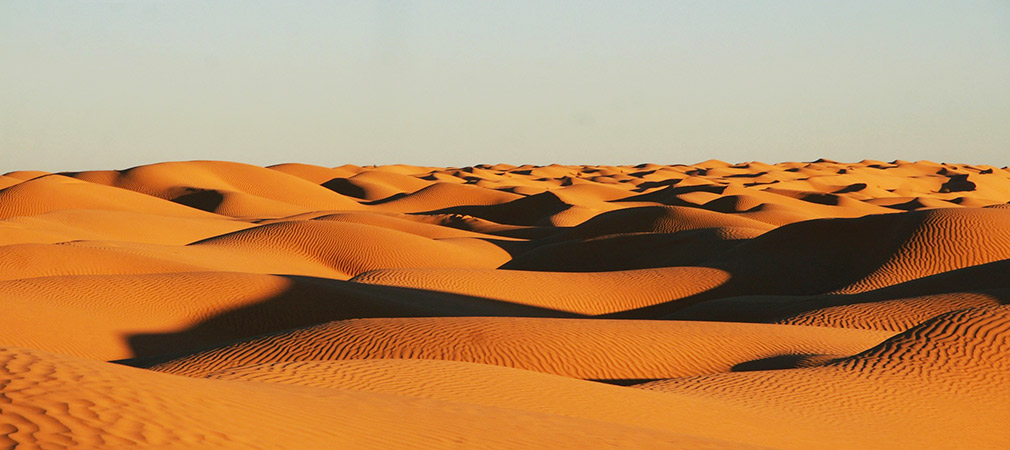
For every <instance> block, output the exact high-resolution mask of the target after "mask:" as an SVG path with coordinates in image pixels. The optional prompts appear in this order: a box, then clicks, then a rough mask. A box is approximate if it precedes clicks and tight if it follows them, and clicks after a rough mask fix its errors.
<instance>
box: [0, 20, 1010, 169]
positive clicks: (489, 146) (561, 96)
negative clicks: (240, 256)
mask: <svg viewBox="0 0 1010 450" xmlns="http://www.w3.org/2000/svg"><path fill="white" fill-rule="evenodd" d="M819 157H826V158H831V159H838V160H860V159H863V158H872V159H883V160H891V159H912V160H916V159H931V160H937V161H957V162H969V163H986V164H993V165H999V166H1002V165H1007V164H1010V2H1007V1H1005V0H1002V1H968V0H966V1H944V2H940V1H879V0H878V1H837V2H819V1H683V2H675V1H655V2H647V1H608V2H601V1H558V2H539V1H511V2H499V1H488V2H477V1H460V2H449V1H431V2H409V1H376V2H342V1H336V2H323V1H320V2H309V1H302V2H294V1H274V2H261V1H140V0H138V1H129V2H127V1H79V2H52V1H29V0H25V1H10V0H0V173H2V172H6V171H10V170H15V169H42V170H50V171H56V170H81V169H96V168H126V167H130V166H134V165H139V164H145V163H151V162H157V161H165V160H186V159H227V160H237V161H244V162H249V163H254V164H261V165H265V164H273V163H280V162H289V161H297V162H306V163H313V164H321V165H327V166H334V165H340V164H344V163H353V164H388V163H409V164H422V165H456V166H461V165H471V164H479V163H497V162H506V163H513V164H519V163H535V164H548V163H552V162H559V163H587V164H636V163H641V162H656V163H690V162H697V161H700V160H704V159H708V158H718V159H723V160H727V161H731V162H737V161H750V160H761V161H767V162H775V161H782V160H813V159H816V158H819Z"/></svg>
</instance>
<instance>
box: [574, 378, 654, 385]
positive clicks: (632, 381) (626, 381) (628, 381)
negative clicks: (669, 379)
mask: <svg viewBox="0 0 1010 450" xmlns="http://www.w3.org/2000/svg"><path fill="white" fill-rule="evenodd" d="M664 379H665V378H587V379H586V381H592V382H595V383H603V384H610V385H614V386H634V385H636V384H645V383H651V382H653V381H659V380H664Z"/></svg>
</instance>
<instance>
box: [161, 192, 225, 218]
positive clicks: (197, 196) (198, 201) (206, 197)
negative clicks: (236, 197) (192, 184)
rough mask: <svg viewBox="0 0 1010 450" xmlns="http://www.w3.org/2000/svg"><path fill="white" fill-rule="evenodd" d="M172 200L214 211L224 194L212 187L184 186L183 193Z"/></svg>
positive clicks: (221, 201) (219, 204) (222, 200)
mask: <svg viewBox="0 0 1010 450" xmlns="http://www.w3.org/2000/svg"><path fill="white" fill-rule="evenodd" d="M172 201H173V202H176V203H178V204H180V205H186V206H189V207H191V208H196V209H202V210H204V211H207V212H214V211H217V208H218V207H220V206H221V203H223V202H224V195H223V194H221V193H220V192H218V191H215V190H213V189H197V188H186V193H185V194H182V195H180V196H178V197H176V198H173V199H172Z"/></svg>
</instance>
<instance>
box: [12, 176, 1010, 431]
mask: <svg viewBox="0 0 1010 450" xmlns="http://www.w3.org/2000/svg"><path fill="white" fill-rule="evenodd" d="M1008 303H1010V170H1008V169H1007V168H998V167H992V166H981V165H965V164H946V163H934V162H929V161H917V162H909V161H893V162H883V161H870V160H864V161H860V162H858V163H844V162H836V161H828V160H818V161H815V162H799V163H779V164H765V163H760V162H750V163H742V164H729V163H726V162H722V161H715V160H710V161H705V162H701V163H697V164H690V165H656V164H642V165H638V166H560V165H551V166H532V165H525V166H511V165H502V164H499V165H479V166H474V167H461V168H441V167H416V166H407V165H393V166H378V167H375V166H367V167H359V166H353V165H344V166H339V167H320V166H313V165H307V164H297V163H290V164H280V165H276V166H270V167H257V166H252V165H247V164H241V163H234V162H221V161H186V162H169V163H159V164H151V165H145V166H140V167H134V168H131V169H126V170H108V171H87V172H64V173H46V172H38V171H14V172H9V173H6V174H4V175H2V176H0V448H119V447H127V446H135V445H141V446H148V447H158V448H298V449H306V448H459V447H465V448H472V447H477V448H706V449H707V448H740V449H750V448H781V449H808V448H881V449H885V448H886V449H890V448H966V449H967V448H970V449H978V448H994V449H995V448H1010V433H1007V432H1006V430H1005V424H1004V422H1005V421H1006V418H1007V417H1010V401H1008V400H1010V305H1008Z"/></svg>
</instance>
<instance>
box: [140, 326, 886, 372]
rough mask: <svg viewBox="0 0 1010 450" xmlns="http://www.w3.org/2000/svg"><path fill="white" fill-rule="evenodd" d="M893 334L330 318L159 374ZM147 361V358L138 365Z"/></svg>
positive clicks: (625, 364)
mask: <svg viewBox="0 0 1010 450" xmlns="http://www.w3.org/2000/svg"><path fill="white" fill-rule="evenodd" d="M891 334H892V333H888V332H880V331H871V330H848V329H842V328H821V327H794V326H785V325H770V324H743V323H714V322H674V321H627V320H599V319H541V318H516V317H513V318H502V317H483V318H481V317H477V318H473V317H459V318H412V319H361V320H352V321H344V322H332V323H328V324H322V325H317V326H314V327H308V328H302V329H297V330H292V331H288V332H284V333H279V334H275V335H270V336H264V337H260V338H256V339H252V340H248V341H243V342H238V343H234V344H229V345H225V346H222V347H219V348H214V349H208V350H205V351H202V352H198V353H195V354H192V355H187V356H183V357H180V358H177V359H174V360H171V361H168V362H164V363H160V364H157V365H155V366H154V367H153V369H154V370H157V371H162V372H168V373H176V374H182V375H188V376H202V375H206V374H208V373H211V372H216V371H219V370H222V369H227V368H230V367H237V366H246V365H252V364H265V363H272V362H288V361H305V360H331V359H373V358H394V359H399V358H417V359H441V360H452V361H464V362H478V363H482V364H493V365H502V366H506V367H514V368H520V369H526V370H534V371H537V372H544V373H551V374H556V375H565V376H570V377H576V378H583V379H601V380H640V379H656V378H669V377H681V376H689V375H694V374H700V373H712V372H722V371H729V370H731V369H732V368H733V367H734V366H737V365H740V364H748V363H750V364H759V363H758V361H760V360H765V359H768V358H777V357H782V356H785V357H786V358H784V359H790V358H789V356H790V355H792V356H825V355H846V354H854V353H856V352H858V351H861V350H863V349H866V348H869V347H870V346H872V345H875V344H877V343H879V342H880V341H881V340H883V339H885V338H887V337H888V336H890V335H891ZM140 364H143V363H142V362H140Z"/></svg>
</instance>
